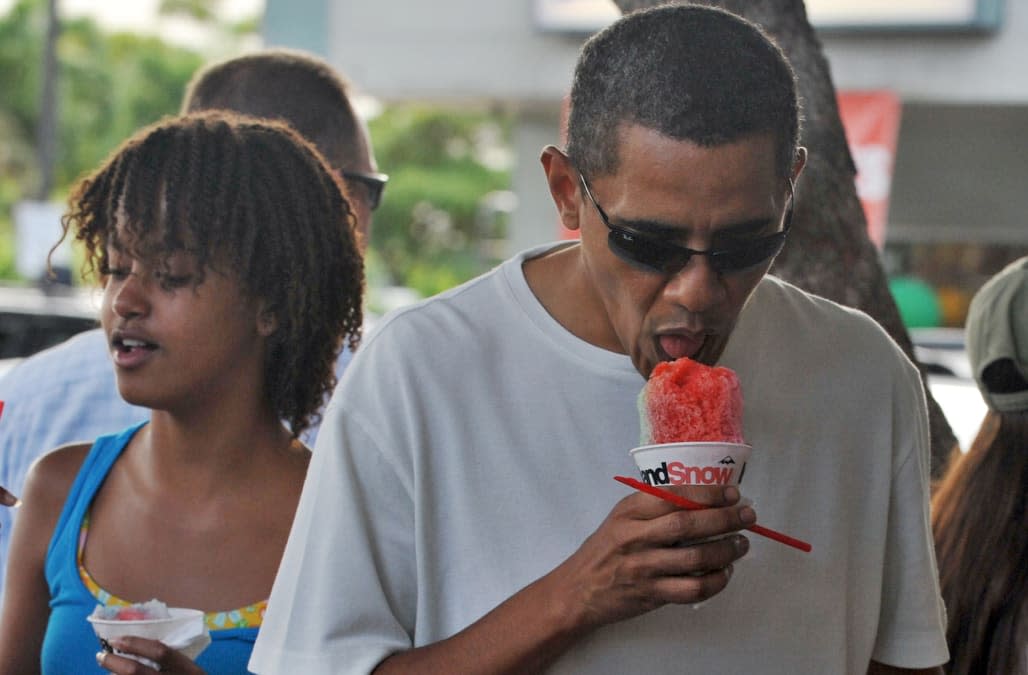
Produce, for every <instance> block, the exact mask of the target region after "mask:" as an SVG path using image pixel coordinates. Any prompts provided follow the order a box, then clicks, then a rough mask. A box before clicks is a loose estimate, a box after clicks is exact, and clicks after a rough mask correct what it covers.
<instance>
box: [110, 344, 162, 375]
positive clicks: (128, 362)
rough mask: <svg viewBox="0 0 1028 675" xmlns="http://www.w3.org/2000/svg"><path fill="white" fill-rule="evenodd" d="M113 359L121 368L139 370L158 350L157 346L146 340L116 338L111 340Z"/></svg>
mask: <svg viewBox="0 0 1028 675" xmlns="http://www.w3.org/2000/svg"><path fill="white" fill-rule="evenodd" d="M111 347H112V349H111V358H112V359H113V360H114V364H115V365H116V366H118V367H120V368H138V367H139V366H141V365H142V364H144V363H146V362H147V361H148V360H149V359H150V357H151V356H152V355H153V353H154V351H156V349H157V345H155V344H153V343H151V342H146V341H144V340H140V339H136V338H128V337H116V338H115V339H113V340H111Z"/></svg>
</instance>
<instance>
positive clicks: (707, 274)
mask: <svg viewBox="0 0 1028 675" xmlns="http://www.w3.org/2000/svg"><path fill="white" fill-rule="evenodd" d="M664 297H665V298H667V299H668V300H670V301H671V302H674V303H675V304H677V305H679V306H681V307H684V308H685V309H687V310H689V311H690V312H693V313H696V314H701V313H703V312H706V311H708V310H710V309H712V308H713V307H715V306H717V305H718V304H719V303H721V302H723V301H724V299H725V285H724V279H722V277H721V275H720V274H718V273H717V271H715V270H714V267H713V266H712V265H711V264H710V259H709V258H708V257H707V256H705V255H694V256H692V257H691V258H690V259H689V262H687V263H686V264H685V267H683V268H682V269H680V270H679V271H678V272H676V273H675V274H674V275H673V276H672V277H671V278H670V279H668V281H667V284H665V285H664Z"/></svg>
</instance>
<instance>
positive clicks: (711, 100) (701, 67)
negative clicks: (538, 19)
mask: <svg viewBox="0 0 1028 675" xmlns="http://www.w3.org/2000/svg"><path fill="white" fill-rule="evenodd" d="M624 123H628V124H638V125H641V126H644V127H647V128H649V129H653V130H656V131H658V132H660V133H661V134H664V135H666V136H668V137H671V138H674V139H678V140H683V141H690V142H692V143H696V144H697V145H701V146H705V147H711V146H717V145H723V144H725V143H730V142H733V141H736V140H740V139H742V138H744V137H748V136H751V135H753V134H758V133H770V134H772V136H773V138H774V139H775V153H776V161H777V167H776V168H777V170H778V171H780V173H781V176H782V177H788V176H789V175H790V171H791V169H792V165H793V162H794V159H795V153H796V148H797V146H798V143H799V127H800V111H799V101H798V94H797V89H796V76H795V73H794V72H793V69H792V66H791V65H790V64H789V61H788V59H787V58H786V57H785V54H784V53H783V52H782V50H781V49H780V48H779V47H778V46H777V45H776V44H775V42H774V41H773V40H772V39H771V38H770V37H768V36H767V35H766V34H765V33H764V31H762V30H761V29H760V28H759V27H758V26H756V25H755V24H753V23H751V22H750V21H747V20H746V19H743V18H741V17H739V16H736V15H735V14H732V13H730V12H727V11H724V10H721V9H718V8H713V7H704V6H696V5H662V6H659V7H655V8H651V9H645V10H640V11H637V12H633V13H631V14H628V15H626V16H624V17H622V18H621V19H619V20H618V21H616V22H615V23H613V24H612V25H611V26H609V27H607V28H606V29H605V30H603V31H601V32H599V33H597V34H596V35H594V36H593V37H592V38H590V39H589V40H588V41H587V42H586V44H585V46H584V47H583V48H582V53H581V55H580V57H579V60H578V65H577V66H576V68H575V75H574V83H573V85H572V89H571V111H570V116H569V118H568V145H567V154H568V156H569V157H570V158H571V160H572V162H573V163H574V164H575V166H576V167H577V168H578V169H579V170H580V171H582V172H583V173H585V174H587V175H589V176H592V175H609V174H611V173H613V172H614V171H615V170H616V169H617V167H618V165H619V158H618V154H617V152H618V143H619V130H620V127H621V125H622V124H624Z"/></svg>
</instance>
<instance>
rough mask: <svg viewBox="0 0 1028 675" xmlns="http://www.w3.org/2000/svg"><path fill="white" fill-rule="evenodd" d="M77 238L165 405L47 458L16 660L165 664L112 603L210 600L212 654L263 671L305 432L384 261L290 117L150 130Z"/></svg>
mask: <svg viewBox="0 0 1028 675" xmlns="http://www.w3.org/2000/svg"><path fill="white" fill-rule="evenodd" d="M63 225H64V236H68V235H69V234H71V235H73V236H74V237H75V239H76V240H77V241H79V242H81V243H82V244H83V245H84V249H85V254H86V268H85V271H86V274H89V273H90V272H97V273H98V275H99V278H100V280H101V282H102V284H103V301H102V306H101V323H102V325H103V328H104V330H105V332H106V334H107V338H108V342H109V349H110V354H111V358H112V360H113V362H114V368H115V370H116V373H117V379H118V389H119V391H120V393H121V395H122V396H123V397H124V398H125V399H126V400H127V401H128V402H130V403H134V404H137V405H142V406H146V407H148V408H150V409H151V410H152V413H151V415H150V419H149V421H148V422H146V423H143V424H141V425H137V426H135V427H132V428H129V429H127V430H125V431H123V432H121V433H119V434H115V435H110V436H102V437H100V438H99V439H97V440H96V442H95V443H92V444H88V443H84V444H78V445H70V446H64V447H62V448H59V449H57V450H56V451H54V452H52V453H49V454H48V455H46V456H44V457H42V458H40V460H38V461H37V463H36V464H35V465H34V467H33V468H32V470H31V472H30V473H29V476H28V478H27V481H26V486H25V490H24V494H23V495H22V501H23V506H22V507H21V508H22V511H21V513H20V514H19V520H18V523H17V526H16V527H15V530H14V534H13V539H12V543H11V548H10V562H9V565H10V567H9V570H10V571H9V573H8V580H7V581H8V583H7V586H6V593H5V597H4V606H3V612H2V615H0V616H2V622H3V626H2V630H0V673H19V674H21V673H38V672H45V673H48V674H49V673H75V674H76V675H77V674H80V673H89V672H103V671H102V670H101V666H102V668H104V669H107V670H110V671H111V672H115V673H151V672H156V671H154V670H153V669H151V668H148V667H146V666H144V665H143V664H141V663H137V662H136V661H133V660H130V659H127V658H124V657H121V656H117V655H115V654H113V653H104V652H101V653H99V654H97V653H96V650H97V648H98V646H99V643H98V641H97V639H96V637H95V635H94V634H93V631H92V628H91V627H90V624H89V623H88V622H87V621H86V616H87V615H88V614H89V613H90V612H92V610H93V609H94V608H95V607H96V605H97V604H104V605H118V604H126V603H132V602H142V601H146V600H149V599H151V598H157V599H160V600H162V601H164V602H165V603H167V604H168V605H169V606H175V607H192V608H197V609H202V610H204V612H205V613H206V622H207V626H208V628H209V629H210V632H211V637H212V639H213V642H212V643H211V645H210V646H209V647H207V648H206V650H205V651H204V652H203V653H202V654H200V656H199V657H198V659H197V661H196V663H195V664H194V663H192V662H191V661H190V660H189V659H188V658H186V657H185V656H184V655H182V654H181V653H179V652H177V651H174V650H172V649H169V648H167V647H166V646H165V645H163V644H162V643H160V642H155V641H152V640H144V639H142V638H129V639H127V640H124V641H122V642H120V643H115V644H113V646H114V647H115V648H117V649H119V650H121V651H125V652H129V653H132V654H136V655H138V656H142V657H145V658H148V659H150V660H152V661H154V662H156V663H158V664H159V666H160V669H161V671H162V672H164V673H169V672H170V673H199V672H209V673H244V672H246V663H247V661H248V659H249V654H250V651H251V648H252V643H253V640H254V639H255V638H256V633H257V629H258V627H259V626H260V622H261V617H262V614H263V607H264V603H265V598H267V596H268V594H269V592H270V590H271V584H272V580H273V579H274V576H275V572H276V569H277V567H278V563H279V559H280V557H281V554H282V550H283V548H284V546H285V542H286V537H287V535H288V533H289V528H290V524H291V522H292V519H293V514H294V511H295V509H296V504H297V500H298V498H299V494H300V488H301V486H302V484H303V480H304V476H305V473H306V469H307V464H308V459H309V454H310V452H309V449H308V448H307V447H305V446H304V445H302V444H301V443H300V442H299V441H298V440H297V436H298V435H299V434H300V433H302V432H303V431H304V429H306V428H307V427H308V425H309V424H310V423H311V422H312V421H313V420H312V417H313V416H314V415H315V414H316V413H315V411H316V410H317V409H318V408H319V406H320V405H321V404H322V403H323V400H324V398H325V397H326V395H327V394H328V392H330V390H331V388H332V386H333V385H334V375H333V366H334V363H335V358H336V355H337V354H338V352H339V350H340V349H341V347H342V345H343V342H344V341H345V342H346V343H348V344H349V346H350V347H351V348H354V347H356V345H357V342H358V341H359V339H360V326H361V319H362V315H361V299H362V292H363V284H364V276H363V265H362V261H361V256H360V253H359V250H358V247H357V242H356V240H355V236H354V229H353V226H354V216H353V213H352V211H351V209H350V207H349V204H348V202H347V200H346V198H345V196H344V194H343V192H342V188H341V187H340V183H339V182H338V179H337V178H336V177H335V175H334V174H333V173H332V172H331V171H330V170H329V169H328V168H326V165H325V163H324V161H323V160H322V158H321V156H320V155H319V154H318V153H317V151H316V150H314V148H313V147H312V146H311V145H309V144H308V143H307V142H306V141H304V140H303V139H302V138H300V136H298V135H297V134H296V133H295V132H293V131H291V130H290V129H289V128H288V127H286V126H284V125H282V124H278V123H272V122H258V121H256V120H252V119H247V118H244V117H239V116H232V115H229V114H222V113H204V114H196V115H187V116H182V117H178V118H173V119H170V120H168V121H164V122H161V123H158V124H156V125H154V126H153V127H150V128H148V129H145V130H143V131H141V132H140V133H139V134H137V135H136V136H134V137H133V138H132V139H130V140H129V141H127V142H126V143H125V144H124V145H122V146H121V148H119V149H118V150H117V151H116V152H115V153H114V154H113V156H112V157H111V158H110V159H109V160H108V161H107V162H106V163H105V164H104V165H103V166H102V167H101V168H100V169H99V170H98V171H96V172H95V173H94V174H93V175H91V176H89V177H87V178H86V179H85V180H84V181H82V183H81V184H80V185H79V186H78V188H77V189H76V191H75V192H74V194H73V195H72V198H71V208H70V211H69V212H68V214H67V215H66V216H65V218H64V223H63Z"/></svg>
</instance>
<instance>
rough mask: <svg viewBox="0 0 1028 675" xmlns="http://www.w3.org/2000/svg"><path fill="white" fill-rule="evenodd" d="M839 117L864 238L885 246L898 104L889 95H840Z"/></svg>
mask: <svg viewBox="0 0 1028 675" xmlns="http://www.w3.org/2000/svg"><path fill="white" fill-rule="evenodd" d="M836 96H837V100H838V102H839V116H840V117H841V118H842V126H843V127H844V129H845V131H846V143H847V144H848V145H849V147H850V154H851V155H852V156H853V162H854V163H855V164H856V165H857V196H858V197H860V203H861V204H862V205H863V207H864V216H865V217H866V218H867V235H868V237H870V238H871V241H872V242H874V244H875V246H877V247H878V248H879V249H881V248H882V247H883V246H884V245H885V230H886V225H887V223H888V216H889V194H890V191H891V189H892V169H893V166H894V165H895V160H896V144H897V139H898V138H899V126H900V101H899V98H898V97H897V96H896V95H895V94H894V93H892V92H890V91H883V90H876V91H840V92H838V93H837V95H836Z"/></svg>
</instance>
